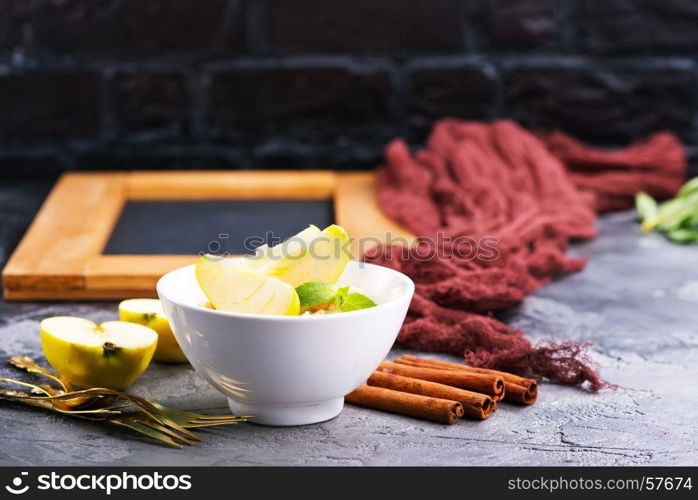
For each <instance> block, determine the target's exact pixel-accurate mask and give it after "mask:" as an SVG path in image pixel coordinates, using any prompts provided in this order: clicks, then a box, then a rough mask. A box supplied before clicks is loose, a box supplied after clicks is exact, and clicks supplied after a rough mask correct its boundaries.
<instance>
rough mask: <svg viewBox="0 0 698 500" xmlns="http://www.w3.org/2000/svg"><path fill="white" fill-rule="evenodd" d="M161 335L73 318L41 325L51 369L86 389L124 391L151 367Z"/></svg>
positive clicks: (123, 324)
mask: <svg viewBox="0 0 698 500" xmlns="http://www.w3.org/2000/svg"><path fill="white" fill-rule="evenodd" d="M157 342H158V334H157V333H156V332H155V331H154V330H152V329H151V328H148V327H146V326H143V325H137V324H135V323H127V322H124V321H107V322H106V323H102V324H101V325H97V324H96V323H94V322H92V321H90V320H88V319H84V318H76V317H73V316H55V317H53V318H47V319H45V320H43V321H42V322H41V344H42V347H43V349H44V355H45V356H46V359H47V360H48V362H49V363H50V364H51V366H52V367H53V368H54V370H56V371H57V372H58V373H60V374H61V375H63V376H64V377H65V378H67V379H68V380H69V381H70V382H71V383H73V384H75V385H77V386H79V387H83V388H89V387H106V388H109V389H117V390H119V389H123V388H125V387H127V386H129V385H131V384H132V383H133V382H134V381H135V380H136V379H137V378H138V377H139V376H140V375H141V374H142V373H143V372H144V371H145V369H146V368H147V367H148V364H149V363H150V360H151V359H152V357H153V353H154V352H155V347H156V345H157Z"/></svg>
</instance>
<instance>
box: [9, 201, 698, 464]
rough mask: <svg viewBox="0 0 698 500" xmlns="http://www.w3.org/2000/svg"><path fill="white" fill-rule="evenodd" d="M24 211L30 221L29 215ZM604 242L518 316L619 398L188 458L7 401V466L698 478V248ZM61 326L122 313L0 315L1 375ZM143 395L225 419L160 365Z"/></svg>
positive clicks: (261, 442) (215, 443)
mask: <svg viewBox="0 0 698 500" xmlns="http://www.w3.org/2000/svg"><path fill="white" fill-rule="evenodd" d="M6 196H8V195H6ZM37 196H38V195H37ZM4 201H6V200H3V199H2V193H0V202H4ZM13 207H14V209H15V210H14V212H12V210H10V216H11V217H13V219H12V220H13V221H15V219H17V220H22V219H21V218H19V216H17V213H18V212H21V211H24V210H25V205H24V204H23V205H22V206H21V207H19V206H15V205H13ZM6 219H7V218H6ZM17 227H20V226H17ZM600 229H601V236H600V237H599V238H598V239H596V240H594V241H592V242H588V243H586V244H583V245H580V246H578V247H576V248H575V250H574V251H575V252H577V253H584V254H588V255H590V256H591V260H590V263H589V265H588V267H587V268H586V270H585V271H584V272H581V273H578V274H575V275H572V276H568V277H564V278H561V279H559V280H557V281H556V282H554V283H552V284H550V285H549V286H546V287H545V288H543V289H541V290H540V291H539V292H538V293H536V294H535V295H533V296H531V297H529V298H528V299H526V301H525V302H524V303H523V304H522V305H521V306H520V307H517V308H515V309H514V310H511V311H507V312H506V314H505V316H506V318H507V321H509V322H510V323H512V324H515V325H517V326H520V327H522V328H524V329H525V330H526V331H527V332H528V334H529V336H530V337H532V338H534V339H542V338H546V337H553V338H556V339H571V338H583V339H587V340H589V341H592V342H593V343H594V347H593V351H592V355H593V357H594V359H595V360H596V361H598V362H599V363H600V364H601V366H602V375H603V376H604V377H605V378H606V379H607V380H608V381H610V382H612V383H615V384H618V385H619V386H620V388H619V389H617V390H606V391H603V392H602V393H600V394H589V393H586V392H584V391H581V390H579V389H574V388H569V387H561V386H556V385H552V384H543V385H542V386H541V390H540V399H539V402H538V404H536V405H535V406H533V407H530V408H521V407H514V406H510V405H502V407H501V409H500V411H498V412H497V413H496V414H495V415H494V416H493V417H492V418H491V419H490V420H488V421H485V422H473V421H467V420H466V421H462V422H460V423H458V424H457V425H454V426H450V427H449V426H443V425H438V424H432V423H429V422H423V421H420V420H414V419H411V418H406V417H401V416H397V415H390V414H385V413H380V412H376V411H372V410H368V409H363V408H357V407H352V406H347V407H346V408H345V410H344V411H343V412H342V413H341V414H340V415H339V416H338V417H337V418H335V419H333V420H331V421H328V422H325V423H322V424H317V425H309V426H304V427H296V428H270V427H262V426H255V425H249V424H245V425H240V426H236V427H231V428H227V429H226V428H220V429H214V430H209V431H203V432H201V435H202V437H203V438H204V439H205V442H204V443H203V444H199V445H196V446H194V447H191V448H186V449H183V450H174V449H169V448H167V447H164V446H160V445H157V444H152V443H151V442H149V441H146V440H144V439H141V438H139V437H137V436H134V435H132V434H130V433H128V432H125V431H124V432H122V431H120V430H115V429H112V428H109V427H106V426H103V425H97V424H92V423H86V422H80V421H75V420H71V419H68V418H64V417H62V416H59V415H53V414H46V413H43V412H41V411H38V410H33V409H29V408H25V407H22V406H19V405H16V404H12V403H8V402H2V401H0V465H185V464H190V465H567V464H568V465H645V464H653V465H698V383H696V380H698V265H697V264H698V247H696V246H692V247H685V246H677V245H672V244H670V243H668V242H666V241H665V240H664V239H663V238H661V237H660V236H657V235H649V236H643V235H640V234H639V232H638V230H637V228H636V226H635V224H634V223H633V222H632V214H630V213H621V214H615V215H611V216H606V217H604V218H602V220H601V221H600ZM5 232H6V233H7V230H6V231H5ZM8 234H9V233H8ZM5 236H6V235H5ZM5 236H3V237H5ZM13 237H14V236H13ZM7 238H9V236H7ZM6 242H7V239H6V240H5V243H6ZM0 249H3V250H4V251H7V250H8V248H7V245H5V247H4V248H3V246H2V243H0ZM58 314H70V315H80V316H86V317H89V318H91V319H93V320H95V321H103V320H107V319H114V318H116V308H115V304H114V303H65V304H56V303H53V304H49V303H46V304H42V303H6V302H0V360H2V366H1V367H0V376H17V373H16V372H15V371H14V370H13V369H11V368H9V367H7V366H6V364H5V363H4V361H5V360H6V359H7V358H8V357H10V356H11V355H14V354H20V353H24V354H29V355H31V356H35V357H37V358H41V349H40V344H39V330H38V325H39V321H40V320H41V319H42V318H44V317H47V316H53V315H58ZM400 352H401V351H399V350H394V351H393V353H392V355H398V354H399V353H400ZM435 357H442V358H444V359H448V357H446V356H435ZM451 359H453V358H451ZM131 391H132V392H134V393H137V394H141V395H144V396H147V397H152V398H155V399H157V400H159V401H161V402H163V403H165V404H168V405H173V406H178V407H181V408H185V409H192V410H203V411H211V412H216V411H222V410H223V409H224V408H225V400H224V398H223V397H222V396H221V395H219V394H217V393H216V392H215V391H214V390H213V389H210V388H209V387H208V386H207V384H206V383H205V382H204V381H203V380H201V379H200V378H199V377H197V375H196V374H195V373H194V372H193V371H192V369H191V368H189V367H182V366H167V365H160V364H153V365H152V366H151V367H150V368H149V369H148V371H147V372H146V374H145V375H144V376H143V377H142V378H141V379H140V380H139V381H138V382H137V383H136V384H135V385H134V386H133V387H132V388H131Z"/></svg>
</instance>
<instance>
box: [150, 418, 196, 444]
mask: <svg viewBox="0 0 698 500" xmlns="http://www.w3.org/2000/svg"><path fill="white" fill-rule="evenodd" d="M141 423H142V424H143V425H147V426H148V427H150V428H151V429H155V430H156V431H159V432H162V433H163V434H167V435H168V436H170V437H171V438H172V439H176V440H178V441H181V442H182V443H184V444H186V445H189V446H192V445H193V444H194V442H193V441H190V440H188V439H187V438H185V437H184V436H181V435H179V434H177V433H176V432H174V431H173V430H172V429H169V428H167V427H165V426H164V425H161V424H158V423H157V422H152V421H148V420H146V421H143V422H141ZM202 441H203V439H200V438H199V442H202Z"/></svg>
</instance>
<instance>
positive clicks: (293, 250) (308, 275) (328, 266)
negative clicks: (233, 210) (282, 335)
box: [252, 224, 351, 287]
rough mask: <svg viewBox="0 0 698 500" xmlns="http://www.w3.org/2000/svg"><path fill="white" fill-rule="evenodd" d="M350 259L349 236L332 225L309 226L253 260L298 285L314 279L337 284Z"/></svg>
mask: <svg viewBox="0 0 698 500" xmlns="http://www.w3.org/2000/svg"><path fill="white" fill-rule="evenodd" d="M350 259H351V252H350V249H349V235H347V233H346V231H345V230H344V229H343V228H342V227H340V226H337V225H334V224H333V225H331V226H329V227H327V228H325V229H324V230H323V231H320V230H319V229H318V228H317V227H315V226H310V227H309V228H308V229H305V230H304V231H301V232H300V233H298V234H297V235H296V236H293V237H291V238H289V239H288V240H286V241H285V242H283V243H281V244H279V245H276V246H274V247H271V248H270V249H267V250H266V253H265V254H264V256H263V257H262V258H257V257H255V258H253V259H252V260H256V262H255V264H253V266H254V267H255V269H257V270H259V271H262V272H264V273H265V274H267V275H268V276H273V277H275V278H278V279H280V280H282V281H285V282H286V283H288V284H289V285H291V286H293V287H298V286H300V285H302V284H303V283H308V282H311V281H314V282H323V283H330V284H334V283H335V282H336V281H337V279H339V277H340V276H341V274H342V273H343V272H344V268H345V267H346V266H347V263H348V262H349V260H350Z"/></svg>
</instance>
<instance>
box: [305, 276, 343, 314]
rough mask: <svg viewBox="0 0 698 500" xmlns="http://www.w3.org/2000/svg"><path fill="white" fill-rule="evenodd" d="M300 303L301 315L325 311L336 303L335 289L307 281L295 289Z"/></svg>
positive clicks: (324, 284) (327, 285)
mask: <svg viewBox="0 0 698 500" xmlns="http://www.w3.org/2000/svg"><path fill="white" fill-rule="evenodd" d="M296 293H297V294H298V298H299V299H300V301H301V313H304V312H306V311H318V310H320V309H327V308H328V307H330V306H331V305H332V304H334V303H335V302H336V301H337V289H336V288H335V287H334V286H333V285H331V284H329V283H322V282H320V281H309V282H308V283H303V284H302V285H300V286H299V287H297V288H296Z"/></svg>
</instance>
